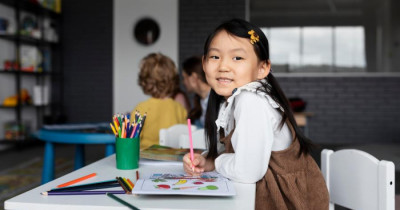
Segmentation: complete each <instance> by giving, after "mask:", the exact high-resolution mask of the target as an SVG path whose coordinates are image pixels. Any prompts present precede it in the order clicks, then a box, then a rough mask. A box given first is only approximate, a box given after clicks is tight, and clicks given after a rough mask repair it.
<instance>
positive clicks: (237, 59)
mask: <svg viewBox="0 0 400 210" xmlns="http://www.w3.org/2000/svg"><path fill="white" fill-rule="evenodd" d="M233 60H235V61H240V60H243V58H242V57H239V56H236V57H233Z"/></svg>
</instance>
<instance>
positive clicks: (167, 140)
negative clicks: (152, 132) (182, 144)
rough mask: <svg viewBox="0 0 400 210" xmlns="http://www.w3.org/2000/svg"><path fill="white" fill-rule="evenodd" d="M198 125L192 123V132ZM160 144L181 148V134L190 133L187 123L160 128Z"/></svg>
mask: <svg viewBox="0 0 400 210" xmlns="http://www.w3.org/2000/svg"><path fill="white" fill-rule="evenodd" d="M196 130H197V127H196V126H194V125H192V132H194V131H196ZM159 134H160V138H159V144H160V145H163V146H168V147H173V148H179V136H180V135H182V134H189V130H188V126H187V125H186V124H176V125H173V126H171V127H169V128H166V129H160V133H159Z"/></svg>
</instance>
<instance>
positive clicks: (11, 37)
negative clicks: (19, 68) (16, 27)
mask: <svg viewBox="0 0 400 210" xmlns="http://www.w3.org/2000/svg"><path fill="white" fill-rule="evenodd" d="M0 38H1V39H5V40H9V41H13V42H16V41H17V39H18V38H19V41H20V42H21V44H27V45H34V46H36V45H45V46H50V45H57V44H58V43H57V42H49V41H45V40H41V39H36V38H32V37H28V36H24V35H21V36H19V37H18V35H14V34H0Z"/></svg>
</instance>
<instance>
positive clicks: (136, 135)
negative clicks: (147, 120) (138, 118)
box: [133, 123, 143, 138]
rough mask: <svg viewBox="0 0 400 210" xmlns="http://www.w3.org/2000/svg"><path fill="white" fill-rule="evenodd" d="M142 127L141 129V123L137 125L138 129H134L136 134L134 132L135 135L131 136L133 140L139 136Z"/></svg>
mask: <svg viewBox="0 0 400 210" xmlns="http://www.w3.org/2000/svg"><path fill="white" fill-rule="evenodd" d="M142 127H143V125H142V123H139V127H138V128H136V132H135V134H134V135H133V136H134V138H137V137H139V136H140V132H141V131H142Z"/></svg>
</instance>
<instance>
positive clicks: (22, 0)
mask: <svg viewBox="0 0 400 210" xmlns="http://www.w3.org/2000/svg"><path fill="white" fill-rule="evenodd" d="M0 4H4V5H7V6H9V7H13V8H14V7H15V6H19V8H20V9H22V10H24V11H27V12H32V13H35V14H43V15H47V16H50V17H51V18H54V19H57V18H60V16H61V15H60V14H59V13H56V12H54V11H53V10H50V9H47V8H44V7H42V6H41V5H39V4H35V3H32V2H30V1H29V0H19V1H18V0H0Z"/></svg>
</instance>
